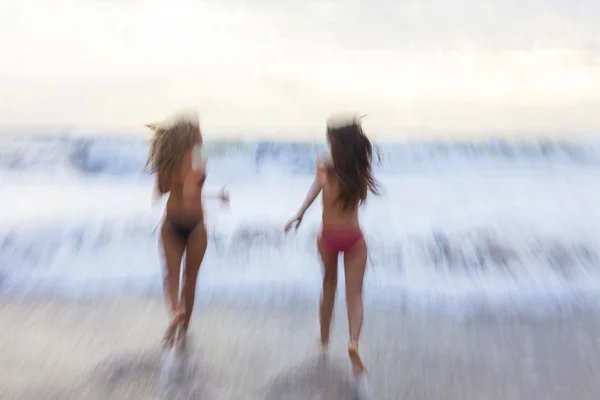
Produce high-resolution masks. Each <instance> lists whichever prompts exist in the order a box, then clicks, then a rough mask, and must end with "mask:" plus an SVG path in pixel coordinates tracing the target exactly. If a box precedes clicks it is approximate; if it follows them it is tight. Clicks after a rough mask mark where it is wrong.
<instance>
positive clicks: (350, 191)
mask: <svg viewBox="0 0 600 400" xmlns="http://www.w3.org/2000/svg"><path fill="white" fill-rule="evenodd" d="M361 118H362V117H360V118H359V117H356V116H354V117H352V118H351V119H349V120H348V119H346V120H342V121H337V122H336V121H333V120H331V119H330V120H329V121H328V123H327V140H328V142H329V147H330V149H331V157H332V159H333V170H334V172H335V173H336V175H337V177H338V180H339V183H340V189H339V196H338V198H337V199H336V202H337V203H338V204H340V205H341V207H342V209H344V210H350V209H352V208H354V207H356V206H357V205H360V204H362V203H363V202H364V201H365V200H366V199H367V193H368V192H371V193H373V194H375V195H379V189H380V185H379V183H378V182H377V181H376V180H375V178H373V173H372V168H371V161H372V158H373V146H372V145H371V141H370V140H369V138H368V137H367V136H366V135H365V133H364V132H363V129H362V126H361V123H360V120H361ZM376 154H377V160H378V162H379V161H381V157H380V154H379V151H377V150H376Z"/></svg>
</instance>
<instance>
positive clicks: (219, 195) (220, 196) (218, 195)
mask: <svg viewBox="0 0 600 400" xmlns="http://www.w3.org/2000/svg"><path fill="white" fill-rule="evenodd" d="M204 197H206V198H209V199H219V200H221V201H222V202H225V203H228V202H229V193H227V192H226V191H225V186H223V188H221V191H220V192H219V193H216V194H208V195H204Z"/></svg>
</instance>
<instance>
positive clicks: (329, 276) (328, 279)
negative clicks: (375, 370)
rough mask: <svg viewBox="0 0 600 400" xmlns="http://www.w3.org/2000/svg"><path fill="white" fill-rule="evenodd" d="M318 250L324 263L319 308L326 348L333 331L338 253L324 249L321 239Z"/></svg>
mask: <svg viewBox="0 0 600 400" xmlns="http://www.w3.org/2000/svg"><path fill="white" fill-rule="evenodd" d="M317 248H318V249H319V254H320V255H321V260H322V261H323V270H324V273H323V291H322V292H321V302H320V306H319V321H320V324H321V345H322V346H323V348H326V347H327V346H328V345H329V333H330V331H331V316H332V315H333V307H334V305H335V293H336V289H337V280H338V253H337V252H331V251H327V249H326V248H324V247H323V243H322V240H321V237H319V238H318V239H317Z"/></svg>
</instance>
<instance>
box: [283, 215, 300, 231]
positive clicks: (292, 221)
mask: <svg viewBox="0 0 600 400" xmlns="http://www.w3.org/2000/svg"><path fill="white" fill-rule="evenodd" d="M301 222H302V216H299V215H296V216H294V218H292V219H290V220H289V221H288V222H287V223H286V224H285V227H284V228H283V231H284V232H285V233H288V232H289V231H290V230H291V229H292V226H294V224H296V226H295V228H294V230H296V229H298V227H299V226H300V223H301Z"/></svg>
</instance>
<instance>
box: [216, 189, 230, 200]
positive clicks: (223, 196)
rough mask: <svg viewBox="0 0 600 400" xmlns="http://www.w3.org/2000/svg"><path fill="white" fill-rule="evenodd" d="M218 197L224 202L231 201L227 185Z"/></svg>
mask: <svg viewBox="0 0 600 400" xmlns="http://www.w3.org/2000/svg"><path fill="white" fill-rule="evenodd" d="M218 197H219V199H220V200H221V201H222V202H223V203H229V192H226V191H225V186H223V188H221V191H220V192H219V194H218Z"/></svg>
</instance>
